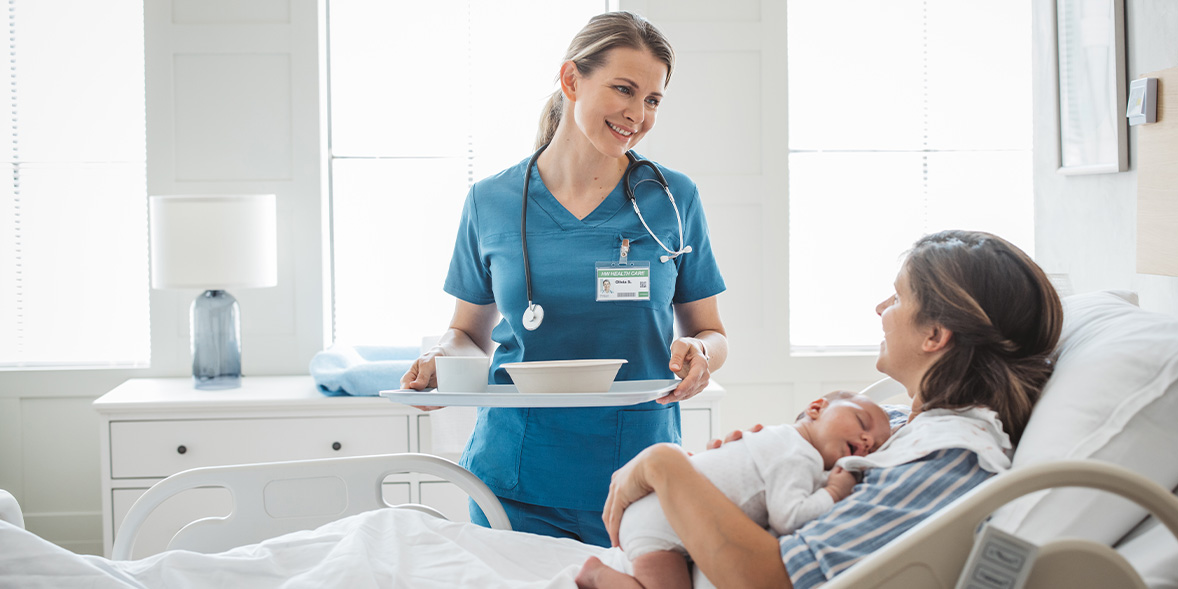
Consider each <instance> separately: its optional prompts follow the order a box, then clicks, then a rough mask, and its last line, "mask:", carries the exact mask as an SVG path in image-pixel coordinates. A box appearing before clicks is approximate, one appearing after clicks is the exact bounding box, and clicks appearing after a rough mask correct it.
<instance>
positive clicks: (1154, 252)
mask: <svg viewBox="0 0 1178 589" xmlns="http://www.w3.org/2000/svg"><path fill="white" fill-rule="evenodd" d="M1141 77H1142V78H1157V79H1158V100H1157V122H1156V123H1149V124H1145V125H1138V126H1137V127H1136V129H1137V271H1138V272H1141V273H1145V274H1164V275H1166V276H1178V67H1172V68H1169V69H1165V70H1162V71H1159V72H1153V73H1149V74H1144V75H1142V76H1141Z"/></svg>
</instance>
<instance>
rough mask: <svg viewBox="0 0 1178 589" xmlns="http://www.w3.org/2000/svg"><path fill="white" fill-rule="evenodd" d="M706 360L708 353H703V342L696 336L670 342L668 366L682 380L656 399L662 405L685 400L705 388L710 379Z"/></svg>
mask: <svg viewBox="0 0 1178 589" xmlns="http://www.w3.org/2000/svg"><path fill="white" fill-rule="evenodd" d="M708 360H709V359H708V355H707V354H706V353H704V343H703V342H702V341H700V340H699V339H697V338H694V337H681V338H679V339H677V340H675V341H674V342H671V362H670V364H669V365H668V368H670V370H671V372H674V373H675V376H678V377H679V378H681V379H683V380H682V381H681V382H680V383H679V386H677V387H675V390H673V391H671V392H670V393H668V394H667V395H666V396H664V397H660V398H659V399H657V401H658V402H659V403H662V404H664V405H666V404H667V403H675V402H678V401H686V400H688V399H690V398H692V397H694V396H696V395H698V394H699V393H700V392H702V391H703V390H704V389H705V388H707V386H708V383H709V382H711V379H712V372H711V369H710V368H709V367H708Z"/></svg>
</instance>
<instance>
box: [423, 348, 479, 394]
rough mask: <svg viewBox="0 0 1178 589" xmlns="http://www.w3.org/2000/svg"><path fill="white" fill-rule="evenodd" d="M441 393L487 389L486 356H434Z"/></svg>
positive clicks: (474, 391) (477, 391)
mask: <svg viewBox="0 0 1178 589" xmlns="http://www.w3.org/2000/svg"><path fill="white" fill-rule="evenodd" d="M434 363H435V364H434V365H435V366H436V367H437V373H438V392H439V393H482V392H486V390H487V369H488V368H489V367H490V358H488V357H486V356H438V357H436V358H434Z"/></svg>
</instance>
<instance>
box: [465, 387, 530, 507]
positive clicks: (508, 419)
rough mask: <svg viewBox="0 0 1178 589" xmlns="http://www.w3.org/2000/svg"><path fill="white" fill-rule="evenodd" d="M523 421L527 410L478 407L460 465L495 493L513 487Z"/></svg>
mask: <svg viewBox="0 0 1178 589" xmlns="http://www.w3.org/2000/svg"><path fill="white" fill-rule="evenodd" d="M527 422H528V410H527V409H510V408H501V407H495V408H489V407H480V408H479V416H478V421H477V422H476V423H475V428H474V432H473V433H471V435H470V440H469V441H468V442H467V444H466V451H465V452H463V453H462V460H461V462H460V464H461V465H462V467H463V468H466V469H467V470H469V471H471V472H472V473H474V475H475V476H477V477H479V479H481V480H482V481H483V482H484V483H486V484H487V486H488V487H491V489H492V490H493V491H496V492H497V493H501V492H503V491H507V490H510V489H514V488H515V486H516V485H518V484H519V465H520V456H521V454H522V450H523V444H524V426H525V425H526V424H527Z"/></svg>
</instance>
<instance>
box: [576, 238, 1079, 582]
mask: <svg viewBox="0 0 1178 589" xmlns="http://www.w3.org/2000/svg"><path fill="white" fill-rule="evenodd" d="M876 312H877V313H878V314H879V316H880V319H881V322H882V324H883V331H884V341H883V343H882V344H881V345H880V353H879V359H878V361H877V362H876V367H877V368H878V369H879V370H880V371H881V372H883V373H884V374H887V375H888V376H890V377H892V378H893V379H895V380H896V381H898V382H899V383H900V384H902V385H904V387H905V388H906V389H907V390H908V396H910V397H911V398H912V411H911V414H910V415H909V417H908V422H907V425H905V426H904V428H914V429H913V431H916V429H915V428H920V427H924V426H925V425H926V424H928V423H931V422H933V420H934V419H936V420H941V421H942V422H945V421H946V420H948V422H949V423H953V420H960V422H961V424H965V423H967V422H968V420H969V419H970V417H969V415H976V414H978V412H979V409H980V410H982V413H983V414H986V415H992V414H990V413H988V410H992V411H993V414H996V417H997V418H998V420H999V421H1000V422H1001V426H1002V429H1003V430H1004V431H1005V434H1006V435H1007V436H1009V439H1010V442H1011V444H1012V445H1013V444H1017V443H1018V440H1019V437H1020V436H1021V435H1022V432H1023V429H1024V427H1025V426H1026V423H1027V420H1028V419H1029V417H1030V414H1031V408H1032V406H1033V405H1034V404H1035V402H1036V401H1037V400H1038V398H1039V395H1040V392H1041V391H1042V388H1043V385H1044V384H1045V383H1046V381H1047V378H1048V377H1049V376H1050V375H1051V370H1052V364H1051V360H1050V354H1051V352H1052V351H1053V349H1054V348H1055V345H1056V343H1057V342H1058V340H1059V333H1060V328H1061V326H1062V323H1063V309H1062V307H1061V305H1060V301H1059V296H1058V295H1057V294H1056V292H1055V289H1054V288H1053V287H1052V286H1051V283H1050V282H1049V281H1048V279H1047V276H1046V274H1044V273H1043V270H1042V269H1040V268H1039V267H1038V266H1037V265H1036V264H1035V263H1034V262H1033V261H1032V260H1031V259H1030V258H1029V257H1028V256H1027V255H1026V254H1025V253H1023V252H1022V251H1021V250H1019V249H1018V248H1016V247H1014V246H1013V245H1011V244H1010V243H1008V242H1006V241H1004V240H1002V239H1001V238H999V237H996V236H994V235H990V234H987V233H980V232H965V231H944V232H941V233H936V234H933V235H928V236H925V237H923V238H921V239H920V240H919V241H917V242H916V244H915V246H914V248H913V249H912V251H911V252H910V253H909V254H908V256H907V258H906V259H905V261H904V264H903V265H902V267H901V270H900V272H899V274H898V275H897V277H896V283H895V294H893V295H892V296H890V297H888V298H887V299H886V300H884V301H883V302H881V303H880V304H879V305H878V306H877V307H876ZM924 415H927V416H928V417H922V416H924ZM922 419H923V420H924V421H923V422H922ZM901 431H903V430H901ZM998 434H999V436H998V437H999V438H1003V437H1005V436H1002V435H1001V432H998ZM913 437H915V436H907V438H908V439H911V438H913ZM904 438H905V437H904V436H900V435H896V436H894V437H893V441H894V442H896V443H900V440H902V439H904ZM893 445H894V444H893ZM885 449H886V447H885ZM979 458H980V456H979V454H978V453H976V452H974V451H973V450H970V449H966V448H962V447H956V446H955V445H954V444H951V443H950V444H943V445H942V446H941V447H936V448H932V449H931V451H928V452H924V453H923V455H922V456H919V457H916V458H914V459H911V460H908V461H906V462H903V463H900V464H893V465H886V466H881V467H877V468H871V469H869V470H866V471H865V472H864V478H863V482H862V483H861V484H859V485H857V486H856V487H855V491H854V492H853V493H852V494H851V496H849V497H848V498H847V499H846V500H844V501H843V502H841V503H839V504H837V505H836V506H835V508H834V509H833V510H832V511H830V512H828V513H827V514H825V515H824V516H822V517H821V518H819V519H818V520H815V521H813V522H811V523H810V524H809V525H807V526H805V527H803V528H802V529H800V530H798V531H797V532H795V533H794V534H791V535H788V536H784V537H781V538H777V537H774V536H773V535H771V534H770V533H769V532H768V531H766V530H764V529H762V528H761V527H760V526H757V525H756V524H755V523H753V522H752V521H751V520H750V519H748V518H747V517H746V516H745V515H744V514H743V513H742V512H741V510H740V509H739V508H737V507H736V506H735V505H733V504H732V503H731V502H729V501H728V500H727V499H726V498H725V497H724V495H723V494H721V493H720V491H719V490H717V489H716V488H715V487H714V486H713V485H712V484H711V483H710V482H708V480H707V479H706V478H704V477H703V476H702V475H700V474H699V473H698V472H696V471H695V470H694V469H693V468H692V467H691V464H690V463H689V461H688V460H687V455H686V454H685V453H684V452H683V451H682V450H681V449H679V448H677V447H675V446H672V445H669V444H661V445H658V446H653V447H651V448H648V449H647V450H646V451H644V452H643V453H641V454H639V455H638V456H637V457H635V458H634V459H633V460H632V461H630V462H629V463H627V464H626V466H624V467H623V468H621V469H620V470H619V471H618V472H616V473H615V474H614V478H613V482H612V484H611V486H610V492H609V497H608V499H607V500H606V506H605V513H604V516H603V517H604V519H605V522H606V527H607V529H608V530H609V532H610V536H611V538H612V539H614V541H615V544H616V539H617V532H618V527H619V525H620V522H621V515H622V511H623V510H624V509H625V508H626V506H627V505H629V504H631V503H633V502H634V501H636V500H638V499H639V498H641V497H643V496H645V495H647V494H649V493H652V492H653V493H657V494H658V495H659V500H660V502H661V504H662V506H663V510H664V511H665V512H666V514H667V518H668V520H669V521H670V523H671V525H672V526H673V527H674V529H675V531H676V532H678V534H679V536H680V538H682V539H683V543H684V545H685V547H686V548H687V550H688V552H689V553H690V554H691V556H692V558H693V559H694V560H695V563H696V566H697V567H699V569H700V570H701V571H702V572H703V573H704V574H705V575H706V576H707V577H708V578H709V580H711V581H712V582H713V583H715V584H716V585H717V586H741V587H744V586H761V585H764V586H772V587H813V586H816V585H820V584H822V583H824V582H826V581H828V580H830V579H831V578H833V577H834V576H835V575H837V574H839V573H840V572H842V571H844V570H846V569H847V568H848V567H849V566H851V565H852V564H854V563H855V562H856V561H858V560H859V559H861V558H863V557H864V556H866V555H868V554H870V553H871V552H873V551H874V550H876V549H877V548H879V547H881V546H883V545H884V544H887V543H888V542H890V541H891V540H893V539H895V538H896V537H897V536H899V535H900V534H902V533H904V532H905V531H907V530H908V529H910V528H912V527H913V526H915V525H916V524H918V523H920V522H921V521H922V520H924V519H925V518H926V517H928V516H929V515H931V514H932V513H934V512H935V511H937V510H938V509H940V508H942V507H944V506H945V505H947V504H949V503H951V502H953V501H954V500H955V499H957V498H958V497H960V496H961V495H963V494H964V493H966V492H967V491H969V490H970V489H972V488H973V487H975V486H977V485H978V484H980V483H982V482H983V481H984V480H986V479H987V478H989V477H990V476H992V475H993V474H994V473H993V472H991V470H1000V469H995V468H994V467H993V466H992V465H989V464H988V463H989V461H987V460H981V461H979ZM988 468H989V469H990V470H987V469H988ZM868 524H869V525H868ZM865 530H870V532H869V533H864V531H865ZM615 574H616V572H615V571H613V570H612V569H609V568H607V567H605V565H603V564H601V562H600V561H597V560H596V559H590V561H589V562H587V563H586V564H585V566H584V568H583V569H582V572H581V576H580V577H579V578H578V582H579V583H580V584H582V585H583V586H593V585H598V584H609V583H610V578H611V577H612V576H613V575H615Z"/></svg>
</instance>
